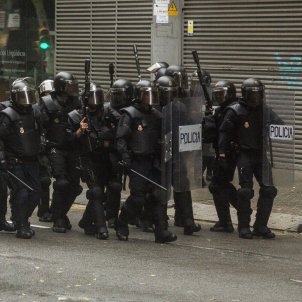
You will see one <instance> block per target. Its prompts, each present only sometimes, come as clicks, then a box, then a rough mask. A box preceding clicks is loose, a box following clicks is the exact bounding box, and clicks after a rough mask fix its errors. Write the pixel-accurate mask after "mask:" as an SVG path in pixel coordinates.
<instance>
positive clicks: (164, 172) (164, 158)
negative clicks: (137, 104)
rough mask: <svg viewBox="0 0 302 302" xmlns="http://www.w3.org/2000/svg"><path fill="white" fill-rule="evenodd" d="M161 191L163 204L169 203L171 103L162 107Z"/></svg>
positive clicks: (170, 180)
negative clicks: (162, 188)
mask: <svg viewBox="0 0 302 302" xmlns="http://www.w3.org/2000/svg"><path fill="white" fill-rule="evenodd" d="M161 110H162V148H161V185H162V186H163V187H165V188H166V189H167V191H165V190H161V200H162V202H163V203H166V202H168V201H169V199H170V196H171V185H172V103H169V104H167V105H166V106H163V107H162V109H161Z"/></svg>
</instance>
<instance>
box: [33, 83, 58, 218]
mask: <svg viewBox="0 0 302 302" xmlns="http://www.w3.org/2000/svg"><path fill="white" fill-rule="evenodd" d="M38 91H39V97H40V99H41V98H42V97H44V96H47V95H50V94H51V93H52V92H53V91H54V85H53V80H45V81H43V82H42V83H41V84H40V85H39V87H38ZM42 145H43V150H42V152H41V154H40V156H39V164H40V180H41V188H42V192H41V200H40V202H39V204H38V213H37V215H38V217H39V221H42V222H51V221H52V215H51V210H50V205H49V203H50V192H49V187H50V184H51V173H50V170H51V168H50V163H49V159H48V156H47V152H46V142H45V140H44V137H42Z"/></svg>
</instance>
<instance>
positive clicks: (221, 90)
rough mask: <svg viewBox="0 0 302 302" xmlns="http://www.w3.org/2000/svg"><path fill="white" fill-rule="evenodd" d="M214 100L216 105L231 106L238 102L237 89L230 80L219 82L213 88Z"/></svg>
mask: <svg viewBox="0 0 302 302" xmlns="http://www.w3.org/2000/svg"><path fill="white" fill-rule="evenodd" d="M212 100H213V103H214V104H215V105H218V106H220V105H222V104H230V103H232V102H235V101H236V87H235V85H234V84H233V83H232V82H230V81H228V80H221V81H218V82H217V83H216V85H215V87H214V88H213V92H212Z"/></svg>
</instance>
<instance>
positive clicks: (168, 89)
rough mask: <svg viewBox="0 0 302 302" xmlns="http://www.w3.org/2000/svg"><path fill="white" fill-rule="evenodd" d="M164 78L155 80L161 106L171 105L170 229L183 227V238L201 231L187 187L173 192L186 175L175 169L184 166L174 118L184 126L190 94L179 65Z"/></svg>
mask: <svg viewBox="0 0 302 302" xmlns="http://www.w3.org/2000/svg"><path fill="white" fill-rule="evenodd" d="M166 74H169V75H171V76H163V77H161V78H159V79H158V80H157V86H158V88H159V91H160V95H161V97H160V100H161V103H167V102H169V101H172V117H173V118H172V133H173V144H172V149H173V151H172V154H173V165H172V174H173V177H174V179H173V186H174V190H173V197H174V203H175V206H174V207H175V215H174V225H175V226H179V227H184V234H185V235H192V234H193V233H195V232H199V231H200V230H201V226H200V225H199V224H197V223H195V221H194V215H193V202H192V195H191V191H190V189H189V186H182V188H181V189H177V190H175V188H176V187H177V185H176V182H181V183H185V182H186V181H185V179H186V178H187V177H186V176H187V175H185V174H186V173H182V172H181V170H182V171H185V170H186V167H182V168H181V169H179V168H180V166H184V162H182V160H180V157H181V154H180V152H179V141H178V133H179V126H180V124H179V119H178V118H176V117H180V118H181V120H182V123H186V122H187V120H186V116H187V112H188V110H190V108H186V97H189V96H190V91H189V89H188V78H187V75H186V72H185V69H184V68H183V67H182V66H179V65H171V66H169V67H168V68H167V72H166ZM175 79H176V80H175ZM165 99H166V100H165ZM174 117H175V118H174ZM200 119H201V117H200ZM200 122H201V121H200ZM185 187H186V188H185Z"/></svg>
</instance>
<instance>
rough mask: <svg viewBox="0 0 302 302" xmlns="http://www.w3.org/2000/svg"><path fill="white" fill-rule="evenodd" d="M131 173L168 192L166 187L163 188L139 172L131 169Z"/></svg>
mask: <svg viewBox="0 0 302 302" xmlns="http://www.w3.org/2000/svg"><path fill="white" fill-rule="evenodd" d="M119 164H120V165H121V166H123V167H125V165H123V163H121V162H119ZM129 171H131V172H133V173H134V174H136V175H138V176H140V177H141V178H143V179H145V180H147V181H149V182H150V183H152V184H154V185H155V186H157V187H158V188H160V189H162V190H165V191H168V190H167V189H166V188H165V187H163V186H161V185H160V184H158V183H157V182H155V181H153V180H151V179H150V178H148V177H146V176H144V175H142V174H140V173H138V172H137V171H135V170H133V169H129Z"/></svg>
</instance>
